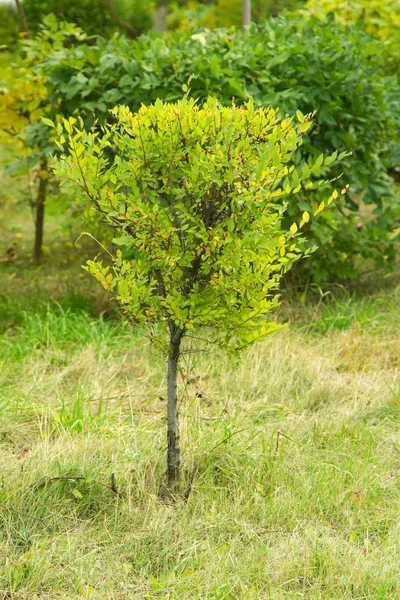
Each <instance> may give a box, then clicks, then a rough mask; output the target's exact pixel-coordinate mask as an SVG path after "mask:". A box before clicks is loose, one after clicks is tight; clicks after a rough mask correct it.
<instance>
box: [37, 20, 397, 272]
mask: <svg viewBox="0 0 400 600" xmlns="http://www.w3.org/2000/svg"><path fill="white" fill-rule="evenodd" d="M380 49H381V48H380V43H379V42H377V41H375V40H373V39H372V38H370V37H368V36H367V35H366V34H364V33H363V32H362V31H360V30H359V29H354V28H350V29H344V28H342V27H341V26H340V25H337V24H335V23H334V22H333V21H332V19H331V20H329V21H328V22H323V21H320V20H318V19H311V20H310V21H308V22H302V21H301V20H299V19H298V18H295V17H285V18H278V19H272V20H270V21H268V22H267V23H266V24H265V25H264V26H263V28H262V29H261V30H259V29H256V28H253V30H252V32H251V34H250V35H249V36H247V37H246V38H243V37H242V36H241V34H240V32H236V31H235V30H229V31H227V30H216V31H213V32H209V31H208V32H207V31H199V32H197V33H194V34H193V33H192V34H188V33H186V34H182V33H180V34H174V35H172V36H169V37H164V38H161V37H158V36H155V35H149V36H142V37H141V38H140V39H139V40H137V41H134V42H130V41H128V40H126V39H124V38H121V37H116V38H114V39H113V40H111V41H109V42H106V41H104V40H102V39H101V38H98V39H97V42H96V44H95V45H90V46H85V45H80V46H75V47H72V48H65V49H64V50H63V51H62V52H57V53H55V54H54V55H50V56H49V57H48V58H47V60H46V63H45V68H46V72H47V73H48V75H49V77H50V90H51V94H53V95H54V98H53V102H56V101H59V102H60V112H61V113H63V114H65V115H68V114H73V113H74V112H76V113H79V114H81V115H82V116H83V117H85V119H86V122H87V123H89V122H90V121H91V120H92V119H93V114H95V115H96V118H97V119H99V120H100V121H104V120H109V119H110V116H109V113H108V109H109V108H110V107H112V106H113V105H114V104H116V103H122V104H126V105H129V106H130V108H131V109H132V110H137V109H138V108H139V107H140V105H141V104H142V103H145V104H148V103H150V102H154V101H155V100H156V99H157V98H161V99H163V100H167V101H175V100H177V99H178V98H179V97H180V95H181V88H182V84H183V83H185V82H187V80H188V79H189V77H190V76H191V74H194V77H193V79H192V81H191V86H190V87H191V94H192V95H193V96H194V97H196V98H201V99H204V98H206V97H207V96H208V95H209V94H213V95H215V96H217V97H218V99H219V100H220V101H221V102H222V103H224V104H226V105H229V104H230V103H231V100H232V97H235V101H236V102H237V103H240V102H243V101H244V100H245V99H246V97H247V95H251V96H253V97H254V101H255V104H256V105H257V106H266V105H272V106H274V107H280V108H281V110H282V111H283V112H284V113H289V114H294V112H295V111H296V110H297V109H300V110H301V111H302V112H303V113H309V112H312V111H314V110H316V114H315V117H314V120H315V124H314V127H313V128H312V130H311V131H310V132H309V134H307V136H306V137H305V138H304V141H303V145H302V148H301V149H299V150H298V151H297V152H296V153H295V155H294V161H295V163H299V162H301V160H302V157H303V155H313V156H315V157H316V158H317V157H318V156H319V155H320V154H321V153H322V152H325V153H332V152H335V151H338V152H341V151H347V152H351V156H348V158H347V159H346V160H345V161H344V162H342V163H341V164H340V166H337V165H333V166H332V167H330V168H329V169H327V170H326V172H325V176H326V177H327V178H336V177H338V176H339V175H341V174H342V181H343V184H344V183H346V184H347V183H348V184H350V188H349V191H348V193H347V194H346V197H345V198H344V199H343V200H342V201H341V202H340V203H339V204H338V205H337V207H336V208H335V209H333V210H332V211H330V212H329V213H326V216H325V219H324V222H322V221H320V222H319V223H315V224H312V225H311V226H310V227H311V231H310V235H311V238H312V240H313V243H315V242H316V243H318V244H319V245H320V247H321V249H320V250H319V252H318V253H317V254H316V255H315V256H314V257H313V261H312V263H311V261H310V262H309V263H308V264H309V265H310V266H312V277H313V278H314V279H316V280H324V279H327V278H329V277H331V278H335V277H338V276H339V277H346V276H355V274H356V269H355V262H354V259H357V257H358V256H362V257H364V258H366V259H371V260H372V261H374V262H375V263H376V264H378V265H382V264H391V263H393V261H394V258H395V253H396V245H395V238H394V235H395V231H396V227H397V224H398V223H397V221H398V209H397V199H396V197H395V196H394V194H393V186H392V184H391V180H390V177H389V175H388V169H387V167H388V165H387V163H386V155H387V152H388V149H389V148H390V147H392V146H393V145H394V144H397V121H398V115H399V112H400V100H399V88H398V85H397V81H396V78H395V77H390V76H388V75H386V70H385V69H386V65H385V64H384V63H383V62H382V59H381V56H380V55H381V53H380ZM319 201H320V196H319V194H318V195H316V196H307V197H305V196H304V195H303V194H302V195H300V196H299V198H298V199H297V202H296V203H293V204H292V205H291V206H290V207H289V211H288V215H289V216H290V219H294V218H296V217H297V216H298V214H299V210H300V211H302V210H312V209H313V207H315V205H316V204H318V202H319Z"/></svg>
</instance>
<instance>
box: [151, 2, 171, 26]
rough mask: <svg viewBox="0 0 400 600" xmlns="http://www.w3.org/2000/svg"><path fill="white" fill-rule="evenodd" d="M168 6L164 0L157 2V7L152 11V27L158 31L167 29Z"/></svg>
mask: <svg viewBox="0 0 400 600" xmlns="http://www.w3.org/2000/svg"><path fill="white" fill-rule="evenodd" d="M167 16H168V6H167V2H166V0H161V2H159V5H158V8H156V10H155V11H154V13H153V24H154V28H155V29H157V31H159V32H160V33H163V32H164V31H166V29H167Z"/></svg>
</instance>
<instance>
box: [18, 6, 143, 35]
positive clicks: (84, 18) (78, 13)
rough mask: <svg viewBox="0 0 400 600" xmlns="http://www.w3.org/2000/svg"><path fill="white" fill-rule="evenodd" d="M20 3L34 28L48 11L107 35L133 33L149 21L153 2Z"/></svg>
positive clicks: (34, 30)
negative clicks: (121, 32)
mask: <svg viewBox="0 0 400 600" xmlns="http://www.w3.org/2000/svg"><path fill="white" fill-rule="evenodd" d="M23 6H24V9H25V14H26V18H27V20H28V23H29V25H30V27H31V29H32V31H33V32H37V31H38V30H39V27H40V24H41V22H42V20H43V18H44V17H46V16H47V15H49V14H55V15H56V17H57V18H59V19H63V20H66V21H71V22H74V23H75V24H76V25H78V26H79V27H81V28H82V29H84V31H85V32H86V33H88V34H90V35H92V34H93V35H103V36H106V37H109V36H111V35H112V33H113V32H115V31H123V32H124V33H125V34H126V35H128V36H129V37H136V36H137V35H139V34H140V33H143V31H146V30H147V29H150V27H151V25H152V21H151V14H152V10H153V6H152V4H151V3H149V2H147V0H131V1H129V0H24V3H23Z"/></svg>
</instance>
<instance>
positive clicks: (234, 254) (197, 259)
mask: <svg viewBox="0 0 400 600" xmlns="http://www.w3.org/2000/svg"><path fill="white" fill-rule="evenodd" d="M112 113H113V116H114V117H115V118H116V120H117V123H116V124H115V125H111V126H107V127H106V128H105V130H104V133H103V135H102V136H99V133H98V132H91V133H86V132H85V130H82V125H83V123H82V121H80V122H79V123H78V125H77V124H76V120H75V119H70V120H69V121H64V126H62V125H61V124H59V125H58V126H57V128H56V129H57V136H58V140H57V145H58V146H59V147H60V149H64V148H65V147H66V146H67V156H62V157H61V160H60V162H59V163H58V165H57V166H56V173H57V174H58V175H59V176H61V177H62V178H63V179H65V180H67V181H70V182H72V184H73V186H74V188H75V189H76V190H77V192H78V193H79V192H80V193H81V195H83V196H84V197H86V201H87V200H89V201H90V204H91V206H92V209H93V210H95V211H97V212H98V213H99V214H100V215H101V217H102V218H103V219H104V220H105V222H106V223H107V224H108V225H109V226H110V227H111V228H112V229H113V230H114V231H115V239H114V242H115V243H116V244H117V245H119V246H121V247H122V249H123V250H119V251H117V253H116V255H115V256H113V257H112V269H111V270H110V267H109V266H105V267H104V266H103V265H102V263H101V262H96V261H94V262H90V263H89V270H90V271H91V272H92V273H94V275H95V276H96V277H97V278H98V280H99V281H100V282H101V283H102V284H103V286H104V287H105V288H106V289H109V290H112V291H114V292H115V293H116V295H117V298H118V300H119V301H120V303H121V304H122V306H123V307H124V309H125V310H126V312H127V313H128V314H129V315H130V316H131V317H132V318H133V320H134V321H136V322H139V323H144V324H147V325H150V326H151V327H152V326H153V325H155V324H157V323H160V322H161V324H165V325H166V326H167V327H166V330H167V332H168V330H170V329H171V323H172V325H173V326H174V327H177V328H178V329H179V331H180V332H181V333H182V334H185V333H186V332H189V331H191V330H193V329H195V330H196V329H198V328H200V327H207V328H208V329H211V330H213V331H215V333H214V339H215V341H218V342H219V343H220V344H221V345H222V346H224V347H232V346H233V347H234V348H238V347H239V348H240V347H242V346H243V345H245V344H247V343H251V342H253V341H254V340H256V339H258V338H260V337H262V336H264V335H266V334H267V333H269V332H271V331H273V330H275V329H276V327H277V326H276V324H274V323H268V322H267V321H266V320H265V316H266V315H267V314H268V313H269V312H270V311H271V309H272V308H273V307H274V306H276V305H277V303H278V297H277V296H276V294H274V293H273V292H274V291H276V290H277V288H278V285H279V281H280V279H281V277H282V274H283V273H284V272H285V271H287V270H288V269H289V268H290V267H291V266H292V264H293V262H294V261H296V260H298V259H299V258H300V257H301V256H302V255H303V254H308V253H309V250H306V251H305V252H304V250H302V249H301V240H300V242H299V240H298V239H297V238H298V230H299V227H303V226H304V225H306V224H307V223H308V222H309V221H310V215H309V213H307V212H304V213H303V215H302V219H301V222H300V223H299V224H296V223H293V224H292V226H291V227H290V228H289V229H283V228H282V214H283V212H284V209H285V206H286V200H287V201H289V202H290V201H291V200H292V197H293V198H294V201H295V200H296V196H295V194H296V193H298V192H299V191H300V189H301V188H302V187H303V186H304V188H305V189H309V188H312V187H314V185H313V183H312V181H310V179H311V177H312V175H315V174H317V173H318V172H319V170H320V168H321V165H322V160H317V161H312V160H311V161H309V163H303V164H302V165H301V167H299V168H297V169H295V168H294V166H293V165H292V166H291V160H292V156H293V153H294V152H296V150H297V149H298V148H299V147H300V145H301V140H302V137H301V136H302V135H303V134H306V132H307V131H308V130H309V128H310V125H311V123H310V121H309V119H308V118H306V117H304V116H303V115H302V114H301V113H298V119H299V120H300V122H299V123H298V124H294V123H293V122H292V120H291V119H282V118H281V117H280V115H279V113H277V112H276V111H275V110H274V109H272V108H269V109H258V110H256V109H255V108H254V107H253V103H249V104H245V105H244V106H243V107H242V108H236V107H235V106H232V107H230V108H223V107H222V106H221V105H220V104H219V103H218V101H216V100H215V99H211V98H210V99H209V100H208V101H207V102H206V104H205V105H204V106H203V107H201V108H200V107H199V106H198V105H197V104H196V103H195V102H194V100H193V99H190V100H188V99H186V98H185V99H184V100H183V101H180V102H178V103H177V104H163V103H162V102H161V101H160V100H158V101H156V103H155V105H151V106H149V107H145V106H143V107H142V108H141V109H140V110H139V112H138V113H137V114H136V115H134V114H132V113H131V112H130V111H129V109H128V108H125V107H120V108H116V109H115V110H113V111H112ZM48 124H49V125H50V126H51V123H50V122H48ZM63 129H64V131H63ZM65 136H67V139H66V138H65ZM110 147H111V148H112V149H113V152H114V154H115V155H116V156H115V159H114V160H110V159H108V158H107V150H108V149H109V148H110ZM330 160H332V159H329V158H328V159H326V161H327V162H329V161H330ZM336 197H337V192H334V194H333V195H332V196H331V197H330V198H329V199H328V196H326V198H325V200H326V203H327V204H329V203H330V202H331V201H332V200H333V199H334V198H336ZM324 206H325V202H323V203H322V204H321V205H320V206H319V207H318V208H317V209H316V211H315V212H316V213H318V212H321V211H322V209H323V208H324ZM124 251H125V256H124ZM127 252H128V253H130V260H129V259H128V258H127V257H126V253H127ZM152 333H153V334H154V331H153V330H152ZM158 333H159V331H158V330H155V336H156V338H157V335H158ZM221 334H223V335H222V337H221ZM208 335H210V334H208ZM168 340H169V336H168V333H167V337H166V340H165V341H163V337H162V336H161V338H160V339H159V340H158V341H159V342H160V344H161V345H162V347H163V349H164V350H165V351H166V352H167V353H168V348H169V342H168Z"/></svg>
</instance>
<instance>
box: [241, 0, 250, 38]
mask: <svg viewBox="0 0 400 600" xmlns="http://www.w3.org/2000/svg"><path fill="white" fill-rule="evenodd" d="M250 23H251V0H243V9H242V24H243V33H244V35H246V33H247V31H246V28H247V27H248V26H249V25H250Z"/></svg>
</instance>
